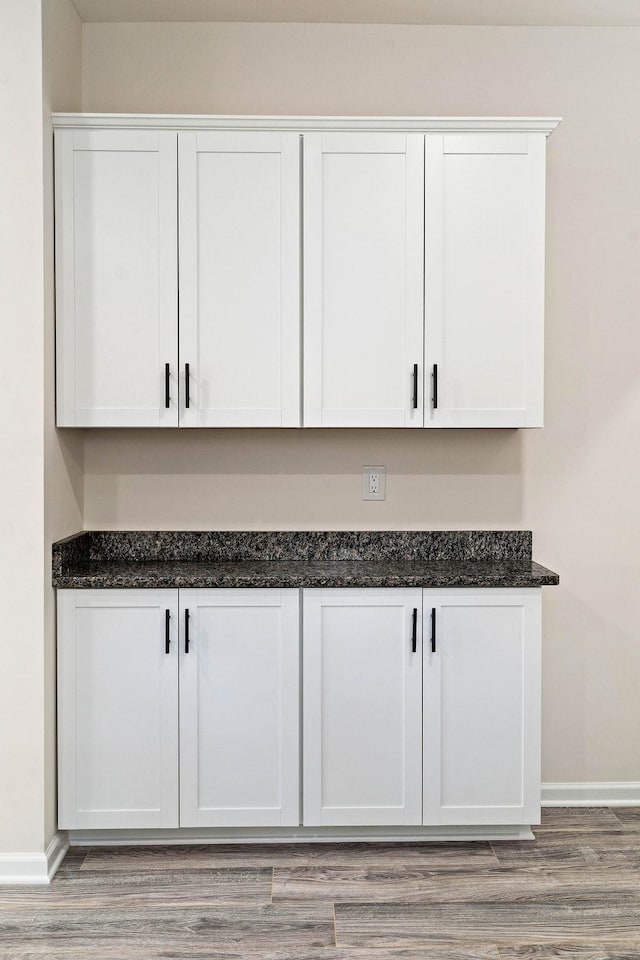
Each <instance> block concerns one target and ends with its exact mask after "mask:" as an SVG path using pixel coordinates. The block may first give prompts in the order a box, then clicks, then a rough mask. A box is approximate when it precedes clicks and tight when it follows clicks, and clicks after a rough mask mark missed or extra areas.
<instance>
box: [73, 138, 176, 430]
mask: <svg viewBox="0 0 640 960" xmlns="http://www.w3.org/2000/svg"><path fill="white" fill-rule="evenodd" d="M176 176H177V139H176V134H175V133H170V132H165V131H152V130H144V131H133V130H130V131H127V130H118V131H114V130H75V131H74V130H59V131H57V132H56V276H57V286H56V326H57V360H58V381H57V423H58V426H67V427H69V426H77V427H118V426H122V427H128V426H140V427H158V426H177V423H178V387H177V376H178V367H177V360H178V337H177V210H176V204H177V186H176ZM166 364H169V383H168V385H167V384H166V383H165V369H166ZM167 386H168V390H167ZM167 393H168V401H169V402H168V406H167Z"/></svg>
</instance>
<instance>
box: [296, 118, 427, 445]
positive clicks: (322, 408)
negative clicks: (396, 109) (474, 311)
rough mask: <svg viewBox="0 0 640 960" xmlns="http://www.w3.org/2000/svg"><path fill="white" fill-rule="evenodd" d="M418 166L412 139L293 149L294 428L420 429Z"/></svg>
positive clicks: (418, 143) (332, 140)
mask: <svg viewBox="0 0 640 960" xmlns="http://www.w3.org/2000/svg"><path fill="white" fill-rule="evenodd" d="M423 163H424V138H423V137H422V136H420V135H404V134H377V135H375V134H365V133H363V134H357V133H353V134H346V133H345V134H309V135H306V136H305V138H304V319H305V340H304V391H305V401H304V424H305V426H310V427H321V426H322V427H411V426H413V427H419V426H422V423H423V413H422V403H423V396H422V376H423V368H422V354H423V302H422V296H423V295H422V271H423V263H422V251H423V213H424V211H423V182H422V171H423ZM414 374H415V375H414Z"/></svg>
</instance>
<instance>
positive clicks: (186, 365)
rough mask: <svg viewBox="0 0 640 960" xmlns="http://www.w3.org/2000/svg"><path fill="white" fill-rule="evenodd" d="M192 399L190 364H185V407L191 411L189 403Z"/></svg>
mask: <svg viewBox="0 0 640 960" xmlns="http://www.w3.org/2000/svg"><path fill="white" fill-rule="evenodd" d="M190 400H191V398H190V396H189V364H188V363H185V365H184V405H185V407H186V408H187V410H188V409H189V402H190Z"/></svg>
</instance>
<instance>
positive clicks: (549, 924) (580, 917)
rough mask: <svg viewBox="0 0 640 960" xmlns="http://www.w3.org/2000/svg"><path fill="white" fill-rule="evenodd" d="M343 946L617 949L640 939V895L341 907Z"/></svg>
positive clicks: (339, 923) (338, 923)
mask: <svg viewBox="0 0 640 960" xmlns="http://www.w3.org/2000/svg"><path fill="white" fill-rule="evenodd" d="M335 911H336V943H337V945H338V946H361V947H364V946H377V947H380V946H388V947H393V948H395V947H403V946H404V947H407V946H414V947H416V948H418V947H420V946H421V944H424V943H429V944H433V945H435V944H439V943H445V944H451V943H462V944H464V943H468V942H469V941H470V940H472V939H473V940H475V941H476V942H477V943H490V944H493V945H495V946H497V948H498V950H499V949H500V944H501V943H505V942H507V943H508V942H513V939H514V934H515V933H516V931H517V937H518V940H519V941H520V943H521V944H527V943H530V944H533V945H542V944H546V943H560V944H565V945H569V946H570V945H571V944H572V943H574V944H578V945H583V946H585V945H587V944H588V945H593V944H594V943H595V944H603V945H604V944H606V945H607V946H613V947H615V946H617V945H619V944H620V942H621V941H622V942H623V943H624V942H625V941H626V943H628V944H632V943H634V942H635V944H636V945H637V944H638V942H639V938H640V896H634V897H629V898H627V897H620V896H616V897H611V898H609V897H608V898H607V899H605V900H585V901H582V900H572V901H571V902H567V901H566V900H562V901H557V900H555V901H554V900H548V899H546V898H545V899H541V898H535V899H531V900H529V901H527V902H526V903H523V902H520V901H518V902H517V903H507V904H505V903H429V904H411V903H407V904H403V903H377V904H371V903H337V904H336V905H335Z"/></svg>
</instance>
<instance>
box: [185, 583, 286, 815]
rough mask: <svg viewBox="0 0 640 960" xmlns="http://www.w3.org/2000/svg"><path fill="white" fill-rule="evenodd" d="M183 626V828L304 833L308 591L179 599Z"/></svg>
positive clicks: (212, 593) (192, 594) (205, 593)
mask: <svg viewBox="0 0 640 960" xmlns="http://www.w3.org/2000/svg"><path fill="white" fill-rule="evenodd" d="M187 623H188V638H189V639H188V645H187V640H186V638H187ZM180 624H181V627H182V632H183V639H182V642H181V644H180V824H181V826H183V827H230V826H233V827H238V826H241V827H246V826H298V824H299V823H300V790H299V779H298V770H299V764H300V744H299V728H300V696H299V670H300V658H299V650H300V613H299V591H298V590H180Z"/></svg>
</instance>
